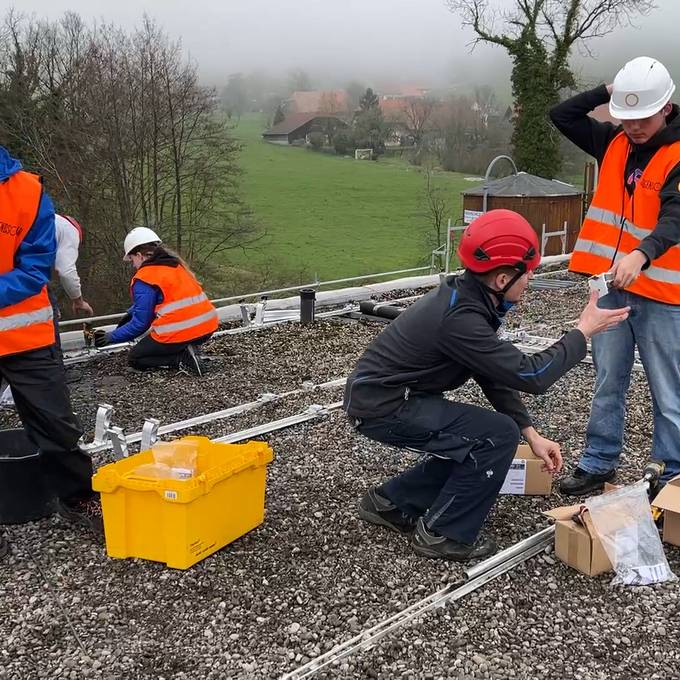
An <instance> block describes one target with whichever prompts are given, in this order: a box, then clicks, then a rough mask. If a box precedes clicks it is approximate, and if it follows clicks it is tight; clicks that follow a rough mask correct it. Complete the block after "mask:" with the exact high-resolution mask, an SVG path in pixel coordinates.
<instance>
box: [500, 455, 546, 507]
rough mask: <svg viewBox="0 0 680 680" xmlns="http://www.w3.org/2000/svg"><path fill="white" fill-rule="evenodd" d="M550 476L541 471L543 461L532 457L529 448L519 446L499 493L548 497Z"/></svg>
mask: <svg viewBox="0 0 680 680" xmlns="http://www.w3.org/2000/svg"><path fill="white" fill-rule="evenodd" d="M552 480H553V478H552V475H551V474H550V473H549V472H548V471H547V470H543V461H542V460H541V459H540V458H537V457H536V456H535V455H534V452H533V451H532V450H531V447H530V446H528V445H527V444H520V445H519V446H518V447H517V451H516V452H515V458H514V460H513V461H512V463H511V465H510V469H509V470H508V474H507V475H506V477H505V481H504V482H503V486H502V487H501V490H500V493H502V494H510V495H518V496H549V495H550V492H551V491H552Z"/></svg>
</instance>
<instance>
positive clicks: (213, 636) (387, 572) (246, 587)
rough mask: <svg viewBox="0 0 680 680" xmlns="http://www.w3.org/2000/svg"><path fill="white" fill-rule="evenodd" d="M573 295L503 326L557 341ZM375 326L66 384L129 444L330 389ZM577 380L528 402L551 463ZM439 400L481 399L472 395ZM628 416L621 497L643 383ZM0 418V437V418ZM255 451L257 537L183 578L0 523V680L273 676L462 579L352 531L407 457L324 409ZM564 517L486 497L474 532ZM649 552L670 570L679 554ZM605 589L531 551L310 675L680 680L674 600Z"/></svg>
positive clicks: (532, 526) (67, 537)
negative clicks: (265, 459) (230, 410)
mask: <svg viewBox="0 0 680 680" xmlns="http://www.w3.org/2000/svg"><path fill="white" fill-rule="evenodd" d="M401 295H403V293H401ZM585 298H586V293H585V289H578V290H575V289H565V290H550V291H531V292H530V293H529V295H528V301H527V302H524V303H522V304H521V305H519V306H518V308H517V309H515V310H513V311H512V312H511V314H510V315H509V316H508V320H507V323H508V324H509V325H511V326H514V327H523V328H527V329H531V330H532V331H533V332H536V333H537V334H541V335H552V336H553V337H557V336H558V333H559V332H560V331H561V329H562V327H563V326H565V325H568V322H569V321H570V320H573V319H575V318H577V316H578V313H579V311H580V308H581V307H582V306H583V305H584V304H585ZM539 328H540V330H539ZM381 329H382V326H381V325H379V324H373V323H342V322H339V321H327V322H323V323H317V324H315V325H313V326H309V327H301V326H299V325H297V324H283V325H281V326H275V327H272V328H268V329H264V330H260V331H254V332H250V333H245V334H241V335H234V336H225V337H223V338H220V339H217V340H215V341H214V342H211V343H210V344H209V345H208V347H207V351H208V352H209V353H210V354H211V355H213V356H215V357H217V358H216V359H215V361H213V362H211V365H210V368H211V372H210V374H209V375H208V376H207V377H206V378H205V379H203V380H200V381H199V380H195V379H193V378H190V377H188V376H184V375H177V374H175V373H171V372H156V373H148V374H139V373H135V372H131V371H129V370H128V369H127V368H126V367H125V359H124V355H119V356H111V357H107V358H105V359H102V360H99V361H96V362H92V363H90V364H81V365H79V366H77V367H74V368H73V369H69V375H70V376H71V378H72V379H73V382H72V383H71V391H72V395H73V399H74V404H75V406H76V410H77V411H78V413H79V414H80V415H81V417H82V419H83V422H84V425H85V428H86V430H87V432H88V435H90V436H91V433H92V430H93V427H94V413H95V409H96V404H97V403H98V402H101V401H107V402H108V403H112V404H113V405H114V406H115V408H116V412H115V417H114V421H115V423H116V424H119V425H122V426H123V427H124V428H125V429H126V430H127V431H128V432H132V431H135V430H138V429H140V427H141V424H142V420H143V417H144V416H155V417H158V418H160V419H161V422H162V423H163V424H165V423H168V422H172V421H175V420H180V419H182V418H187V417H191V416H194V415H199V414H201V413H205V412H207V411H212V410H217V409H222V408H227V407H229V406H233V405H236V404H239V403H244V402H247V401H252V400H253V399H255V398H256V397H257V396H258V395H259V394H261V393H263V392H277V393H278V392H284V391H288V390H292V389H298V388H300V387H301V385H302V382H304V381H307V380H311V381H313V382H316V383H318V382H322V381H324V380H329V379H332V378H338V377H343V376H345V375H346V374H347V373H348V372H349V371H350V370H351V368H352V367H353V365H354V362H355V361H356V359H357V358H358V357H359V355H360V354H361V352H362V351H363V349H364V347H365V346H366V344H367V343H368V342H369V341H370V340H371V338H372V337H374V336H375V334H376V333H378V332H379V331H380V330H381ZM116 377H117V378H119V380H112V378H116ZM593 377H594V373H593V370H592V367H590V366H586V365H583V366H579V367H577V368H575V369H574V370H573V371H572V372H570V373H569V374H568V375H567V376H566V377H565V378H563V379H562V380H560V381H559V382H558V383H557V384H556V385H555V386H554V387H553V388H552V389H551V390H550V391H549V392H548V393H547V394H545V395H542V396H527V398H526V401H527V405H528V407H529V410H530V412H531V413H532V414H533V416H534V418H535V422H536V427H537V429H539V431H541V432H542V433H543V434H545V435H546V436H549V437H552V438H554V439H556V440H558V441H559V442H560V443H561V444H562V447H563V451H564V454H565V459H566V461H567V466H570V465H571V464H573V462H574V461H575V460H576V459H577V457H578V454H579V452H580V450H581V448H582V446H583V438H584V434H585V426H586V422H587V415H588V408H589V404H590V399H591V397H592V389H593ZM341 394H342V390H341V389H335V390H327V391H324V392H311V393H303V394H300V395H296V396H294V397H291V398H289V399H286V400H283V401H281V402H274V403H271V404H266V405H265V406H263V407H262V408H261V409H258V410H256V411H252V412H250V413H247V414H243V415H241V416H237V417H234V418H230V419H226V420H221V421H216V422H214V423H211V424H208V425H205V426H202V427H201V428H198V431H199V432H202V433H205V434H209V435H210V436H213V437H216V436H220V435H224V434H227V433H229V432H233V431H235V430H239V429H243V428H246V427H250V426H252V425H255V424H259V423H263V422H266V421H268V420H274V419H277V418H280V417H283V416H286V415H291V414H293V413H297V412H299V411H301V410H302V409H304V408H305V407H306V406H308V405H309V404H311V403H314V402H316V403H330V402H333V401H337V400H338V399H340V398H341ZM456 398H459V399H464V400H466V401H469V402H472V403H479V404H484V403H485V400H484V397H483V395H482V394H481V392H480V391H479V390H478V389H477V388H476V387H475V386H474V385H468V386H466V387H465V388H463V389H461V390H459V391H457V393H456ZM629 404H630V408H629V410H628V415H627V430H626V432H627V440H626V448H625V452H624V461H623V464H622V468H621V474H620V481H623V482H626V481H632V480H634V479H636V478H637V477H639V473H640V470H641V469H642V467H643V466H644V463H645V461H646V460H647V457H648V455H649V449H650V439H649V437H650V432H651V404H650V399H649V394H648V391H647V388H646V384H645V379H644V375H643V374H638V373H636V374H634V376H633V380H632V383H631V388H630V393H629ZM0 418H1V420H2V424H3V425H4V426H7V425H9V424H11V423H12V417H11V416H8V415H7V414H6V413H2V414H1V415H0ZM264 439H266V440H267V441H269V442H270V444H271V445H272V447H273V448H274V451H275V454H276V458H275V461H274V463H273V464H272V465H271V466H270V468H269V479H268V485H267V516H266V521H265V523H264V524H263V525H262V526H261V527H259V528H258V529H256V530H255V531H253V532H251V533H250V534H248V535H247V536H244V537H243V538H242V539H240V540H238V541H236V542H235V543H233V544H232V545H230V546H228V547H227V548H225V549H224V550H221V551H220V552H218V553H217V554H215V555H214V556H211V557H210V558H208V559H206V560H204V561H203V562H201V563H200V564H198V565H197V566H196V567H194V568H192V569H190V570H188V571H186V572H180V571H173V570H169V569H166V568H165V567H163V566H162V565H158V564H154V563H150V562H143V561H141V560H125V561H119V560H110V559H108V558H107V557H106V556H105V553H104V550H103V548H102V547H101V546H100V545H98V544H97V543H96V542H95V541H94V540H93V539H92V538H91V537H90V536H89V535H87V534H85V533H82V532H80V531H78V530H75V529H72V528H71V527H68V526H66V525H65V524H63V523H62V522H61V521H60V520H59V519H58V518H56V517H53V518H50V519H47V520H43V521H41V522H36V523H31V524H27V525H22V526H13V527H7V528H6V531H7V533H8V535H9V536H10V539H11V541H12V555H11V556H10V558H9V559H7V560H6V561H4V562H2V563H1V564H0V568H1V569H2V570H3V578H2V579H0V613H1V614H2V615H1V616H0V636H1V637H2V643H0V678H1V679H3V680H4V679H5V678H8V679H9V678H21V679H22V680H24V679H33V678H47V677H49V678H74V679H75V678H107V679H108V678H112V679H113V678H123V677H130V678H133V677H134V678H166V679H168V680H169V679H171V678H173V679H175V678H177V679H180V678H187V679H189V678H199V677H200V678H209V679H212V678H244V679H245V678H276V677H280V676H281V675H282V674H283V673H284V672H286V671H289V670H292V669H294V668H296V667H299V666H300V665H302V664H303V663H305V662H306V661H307V660H309V659H311V658H313V657H315V656H317V655H319V654H322V653H323V652H325V651H327V650H329V649H331V648H332V647H333V646H334V645H335V644H337V643H339V642H342V641H344V640H346V639H348V638H350V637H352V636H354V635H356V634H358V633H359V632H360V631H361V630H364V629H365V628H367V627H370V626H371V625H374V624H375V623H377V622H378V621H380V620H382V619H383V618H386V617H388V616H390V615H391V614H393V613H394V612H396V611H399V610H400V609H403V608H404V607H406V606H408V605H410V604H412V603H414V602H416V601H418V600H419V599H421V598H423V597H425V596H427V595H428V594H430V593H431V592H433V591H435V590H438V589H440V588H441V587H442V584H445V583H454V582H456V581H457V580H459V579H460V578H461V575H462V569H461V567H460V566H459V565H455V564H444V563H440V562H437V561H434V560H423V559H421V558H419V557H417V556H416V555H415V554H414V553H413V552H412V551H411V550H410V548H409V545H408V541H407V539H405V538H404V537H402V536H399V535H396V534H394V533H391V532H389V531H382V530H380V529H379V528H377V527H373V526H370V525H367V524H365V523H363V522H361V521H360V520H359V519H358V518H357V516H356V512H355V508H356V503H357V501H358V500H359V498H360V497H361V495H362V494H363V493H364V491H365V489H366V488H367V487H368V486H369V485H371V484H374V483H378V482H380V481H381V480H383V479H385V478H386V477H387V476H389V475H393V474H395V473H397V472H399V471H400V470H403V469H404V468H405V467H406V466H407V465H409V464H411V463H412V462H414V461H415V460H417V458H416V455H415V454H413V453H410V452H407V451H400V450H397V449H394V448H391V447H387V446H383V445H380V444H377V443H374V442H370V441H369V440H367V439H364V438H363V437H361V436H358V435H357V434H356V433H355V432H354V431H353V429H352V428H351V426H350V424H349V422H348V421H347V419H346V418H345V417H344V416H343V414H342V412H340V411H333V412H332V413H331V414H330V415H328V416H327V417H324V418H321V419H318V420H313V421H310V422H308V423H304V424H301V425H298V426H295V427H292V428H289V429H286V430H281V431H279V432H275V433H271V434H269V435H266V436H265V437H264ZM107 459H108V457H107V455H102V456H97V459H96V460H97V463H101V462H103V461H104V460H107ZM565 501H566V499H562V498H560V497H559V495H554V496H553V497H551V498H540V497H539V498H529V497H527V498H522V497H511V496H503V497H501V498H500V499H499V502H498V503H497V505H496V507H495V509H494V511H493V512H492V515H491V516H490V519H489V524H488V531H489V532H491V533H493V534H494V535H495V536H496V538H497V539H498V541H499V543H500V544H501V546H502V547H505V546H507V545H511V544H512V543H515V542H517V541H518V540H520V539H521V538H525V537H526V536H528V535H530V534H532V533H534V532H535V531H537V530H539V529H540V528H542V527H544V526H546V525H547V521H546V520H545V519H544V518H543V517H542V516H541V514H540V512H541V511H542V510H544V509H546V508H548V507H554V506H556V505H560V504H562V503H563V502H565ZM666 552H667V555H668V557H669V561H670V564H671V568H672V569H674V571H675V572H676V573H679V574H680V555H679V554H678V550H677V549H675V548H671V547H666ZM610 580H611V576H610V575H604V576H602V577H599V578H595V579H589V578H587V577H585V576H582V575H580V574H578V573H577V572H575V571H573V570H571V569H569V568H567V567H566V566H564V565H563V564H562V563H561V562H559V561H557V560H556V559H555V558H554V556H552V555H551V554H549V553H548V554H545V555H541V556H539V557H537V558H534V559H532V560H531V561H529V562H527V563H526V564H524V565H521V566H519V567H517V568H516V569H514V570H513V571H512V572H510V573H508V574H506V575H503V576H501V577H499V578H498V579H496V580H495V581H493V582H491V583H489V584H487V585H486V586H485V587H483V588H482V589H480V590H478V591H476V592H474V593H473V594H471V595H470V596H468V597H466V598H464V599H463V600H461V601H459V602H457V603H454V604H451V605H449V606H447V607H445V608H442V609H438V610H436V611H433V612H430V613H428V614H427V615H426V616H424V617H423V618H422V619H420V620H418V621H416V622H414V623H413V625H409V626H406V627H404V628H402V629H400V630H398V631H397V632H396V633H394V634H392V635H389V636H387V637H385V638H383V639H382V640H380V641H379V643H378V644H376V645H375V646H374V647H373V648H371V649H369V650H366V651H363V652H361V653H360V654H357V655H355V656H352V657H349V658H346V659H343V660H342V661H340V662H339V664H338V665H337V666H335V667H333V668H330V669H328V670H327V671H323V672H321V673H319V677H321V678H347V679H349V678H360V677H368V678H384V679H388V678H389V679H391V678H431V679H433V680H434V679H440V678H441V679H444V678H493V679H494V680H495V679H497V678H555V679H558V678H559V679H561V678H579V679H583V680H591V679H592V680H600V679H603V678H613V677H620V678H634V677H635V678H637V677H645V678H672V677H680V674H679V673H678V670H677V669H679V668H680V665H679V662H680V651H679V650H678V647H677V638H678V633H679V632H680V631H679V630H678V628H679V625H678V623H677V622H678V621H679V620H680V598H679V595H678V593H679V592H680V591H679V590H678V587H677V586H676V585H673V584H667V585H662V586H655V587H651V588H640V589H622V588H612V587H610V586H609V581H610ZM67 617H68V621H70V625H69V623H68V621H67ZM71 626H72V627H71ZM76 636H77V639H76ZM78 640H80V642H81V644H82V646H83V648H84V650H85V651H83V649H81V647H80V646H79V644H78Z"/></svg>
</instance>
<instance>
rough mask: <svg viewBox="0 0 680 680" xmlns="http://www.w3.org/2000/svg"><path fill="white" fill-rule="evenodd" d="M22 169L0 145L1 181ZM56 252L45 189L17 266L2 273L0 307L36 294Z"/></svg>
mask: <svg viewBox="0 0 680 680" xmlns="http://www.w3.org/2000/svg"><path fill="white" fill-rule="evenodd" d="M21 169H22V166H21V163H20V162H19V161H18V160H17V159H16V158H12V157H11V156H10V155H9V152H8V151H7V149H5V148H4V147H2V146H0V182H5V181H7V180H8V179H9V178H10V177H11V176H12V175H14V174H16V173H17V172H19V170H21ZM56 255H57V236H56V232H55V227H54V207H53V205H52V201H51V200H50V197H49V196H48V195H47V193H46V192H45V191H43V192H42V196H41V198H40V205H39V207H38V214H37V215H36V217H35V221H34V222H33V225H32V226H31V228H30V229H29V231H28V233H27V234H26V236H24V240H23V241H22V242H21V244H20V245H19V248H18V249H17V252H16V253H15V255H14V269H12V270H11V271H9V272H6V273H5V274H0V308H2V307H8V306H9V305H14V304H16V303H17V302H21V301H22V300H25V299H26V298H29V297H31V296H32V295H37V294H38V293H39V292H40V291H41V290H42V287H43V286H44V285H45V284H46V283H47V282H48V281H49V280H50V276H51V274H52V267H53V266H54V258H55V257H56Z"/></svg>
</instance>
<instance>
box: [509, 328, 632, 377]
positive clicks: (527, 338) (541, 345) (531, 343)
mask: <svg viewBox="0 0 680 680" xmlns="http://www.w3.org/2000/svg"><path fill="white" fill-rule="evenodd" d="M500 338H501V340H507V341H509V342H512V344H513V345H514V346H515V347H517V349H519V350H521V351H522V352H526V353H527V354H536V353H537V352H542V351H543V350H544V349H547V348H548V347H550V345H553V344H554V343H556V342H557V341H558V340H559V338H547V337H544V336H542V335H530V334H529V333H527V332H526V331H519V332H513V331H506V332H504V333H502V334H501V335H500ZM581 363H582V364H592V363H593V356H592V353H591V348H590V343H588V353H587V354H586V356H585V357H584V358H583V359H581ZM632 370H634V371H643V372H644V370H645V369H644V368H643V366H642V363H641V362H640V355H639V354H638V352H637V351H636V352H635V360H634V362H633V369H632Z"/></svg>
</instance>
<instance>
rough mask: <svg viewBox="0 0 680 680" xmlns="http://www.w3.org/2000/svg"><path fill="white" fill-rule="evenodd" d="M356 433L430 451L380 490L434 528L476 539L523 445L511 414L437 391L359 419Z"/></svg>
mask: <svg viewBox="0 0 680 680" xmlns="http://www.w3.org/2000/svg"><path fill="white" fill-rule="evenodd" d="M356 427H357V430H358V431H359V432H360V433H361V434H363V435H365V436H366V437H369V438H370V439H375V440H376V441H379V442H383V443H385V444H392V445H394V446H400V447H405V448H409V449H414V450H416V451H418V452H421V453H423V454H429V455H426V457H424V458H423V460H422V461H421V462H420V463H418V464H417V465H415V466H413V467H411V468H409V469H408V470H406V471H405V472H403V473H402V474H400V475H398V476H397V477H394V478H392V479H389V480H388V481H386V482H385V483H384V484H382V485H381V486H380V487H379V488H378V492H379V493H380V494H382V495H383V496H385V497H387V498H388V499H389V500H391V501H392V502H393V503H394V504H395V505H396V506H397V507H398V508H399V509H400V510H401V511H402V512H405V513H406V514H408V515H410V516H412V517H421V516H422V517H423V518H424V521H425V525H426V526H427V527H428V529H431V530H432V531H433V532H435V533H437V534H440V535H442V536H446V537H448V538H452V539H454V540H456V541H460V542H463V543H470V544H471V543H474V541H475V539H476V538H477V536H478V534H479V532H480V530H481V528H482V526H483V525H484V521H485V520H486V516H487V515H488V514H489V511H490V510H491V508H492V506H493V504H494V502H495V501H496V497H497V496H498V492H499V491H500V488H501V486H502V485H503V481H504V480H505V476H506V474H507V472H508V469H509V467H510V463H511V462H512V459H513V457H514V454H515V451H516V449H517V444H518V442H519V428H518V426H517V424H516V423H515V422H514V421H513V420H512V419H511V418H509V417H508V416H506V415H503V414H502V413H498V412H496V411H491V410H489V409H485V408H481V407H479V406H473V405H470V404H461V403H458V402H454V401H449V400H448V399H444V397H443V396H440V395H425V394H411V395H410V397H409V399H407V400H405V401H404V403H403V405H402V406H400V407H399V409H397V411H396V412H395V413H393V414H391V415H389V416H386V417H383V418H370V419H369V418H360V419H357V421H356Z"/></svg>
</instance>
